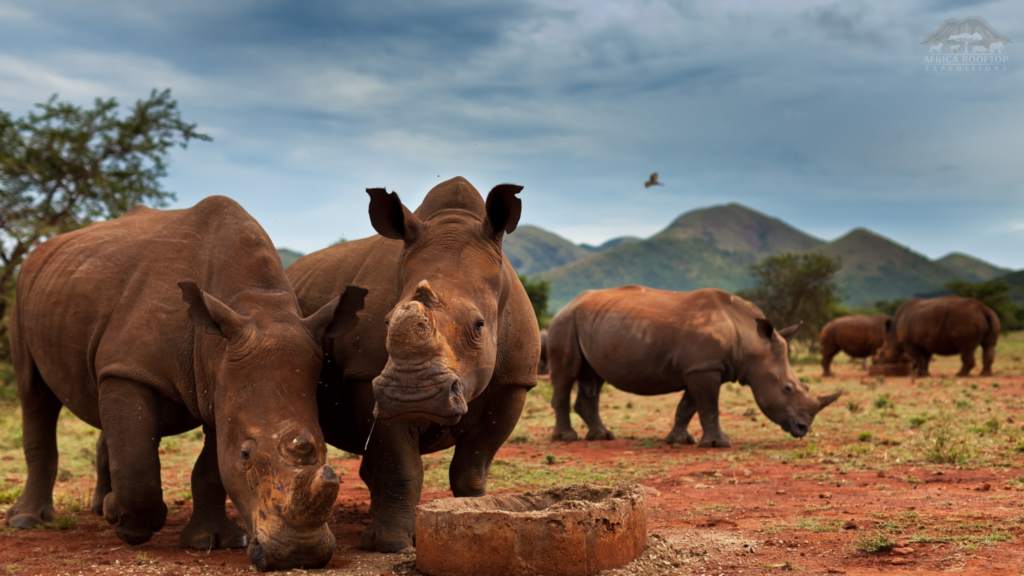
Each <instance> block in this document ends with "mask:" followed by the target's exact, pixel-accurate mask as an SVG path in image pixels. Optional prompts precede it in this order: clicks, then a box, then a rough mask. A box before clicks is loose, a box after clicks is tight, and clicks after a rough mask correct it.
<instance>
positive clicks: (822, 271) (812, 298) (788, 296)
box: [739, 253, 842, 344]
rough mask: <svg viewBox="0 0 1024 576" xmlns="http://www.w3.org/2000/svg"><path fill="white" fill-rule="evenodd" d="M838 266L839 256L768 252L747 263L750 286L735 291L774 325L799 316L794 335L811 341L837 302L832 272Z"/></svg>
mask: <svg viewBox="0 0 1024 576" xmlns="http://www.w3.org/2000/svg"><path fill="white" fill-rule="evenodd" d="M841 267H842V261H841V260H840V259H839V258H829V257H828V256H825V255H823V254H792V253H787V254H779V255H776V256H769V257H767V258H765V259H764V260H762V261H761V262H758V263H756V264H752V265H751V266H750V272H751V275H752V276H753V277H754V286H753V288H751V289H749V290H741V291H740V292H739V295H740V296H741V297H743V298H746V299H747V300H750V301H751V302H753V303H754V304H757V306H758V307H759V308H761V310H762V311H763V312H764V313H765V316H767V317H768V319H769V320H770V321H771V322H772V323H773V324H775V326H776V327H777V328H785V327H786V326H790V325H793V324H796V323H797V322H800V321H801V320H802V321H803V323H804V327H803V329H801V330H800V331H799V332H797V334H796V337H797V338H798V339H800V340H805V341H808V342H811V343H812V344H813V343H814V342H817V339H818V333H819V332H820V331H821V328H822V326H824V325H825V323H826V322H828V321H829V319H830V318H831V317H832V314H831V311H832V310H833V309H834V308H835V307H836V305H837V304H838V303H839V289H838V288H837V287H836V282H835V274H836V272H838V271H839V269H840V268H841Z"/></svg>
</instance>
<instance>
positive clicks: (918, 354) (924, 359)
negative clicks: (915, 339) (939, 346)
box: [903, 344, 932, 376]
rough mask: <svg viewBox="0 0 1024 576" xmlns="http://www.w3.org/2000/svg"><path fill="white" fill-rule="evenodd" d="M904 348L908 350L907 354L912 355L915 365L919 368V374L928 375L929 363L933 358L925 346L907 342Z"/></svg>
mask: <svg viewBox="0 0 1024 576" xmlns="http://www.w3.org/2000/svg"><path fill="white" fill-rule="evenodd" d="M903 349H904V350H906V353H907V356H910V359H911V360H912V361H913V362H914V366H915V367H916V368H917V375H918V376H927V375H928V364H929V362H931V360H932V355H931V354H929V353H928V352H927V351H926V350H925V349H924V348H921V347H920V346H916V345H914V344H906V345H904V346H903Z"/></svg>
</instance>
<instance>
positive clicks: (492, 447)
mask: <svg viewBox="0 0 1024 576" xmlns="http://www.w3.org/2000/svg"><path fill="white" fill-rule="evenodd" d="M525 405H526V388H523V387H522V386H503V387H501V388H499V389H497V390H495V394H494V398H492V399H490V400H489V401H488V402H487V405H486V406H485V407H484V409H483V415H482V416H481V420H480V424H478V425H477V426H476V427H475V428H474V429H471V430H467V431H466V432H465V433H464V434H463V435H462V436H460V437H459V438H458V439H457V440H456V441H455V455H454V456H453V457H452V464H451V466H450V467H449V468H448V480H449V482H450V483H451V487H452V494H454V495H455V496H457V497H459V498H461V497H465V496H483V495H484V494H485V493H486V492H487V475H488V473H489V472H490V470H491V461H492V460H494V455H495V454H497V453H498V448H501V445H502V444H504V443H505V440H508V437H509V435H511V434H512V430H514V429H515V427H516V423H517V422H519V416H520V415H521V414H522V413H523V406H525Z"/></svg>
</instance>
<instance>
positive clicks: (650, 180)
mask: <svg viewBox="0 0 1024 576" xmlns="http://www.w3.org/2000/svg"><path fill="white" fill-rule="evenodd" d="M651 186H664V184H662V183H661V182H658V173H657V172H655V173H654V174H651V177H650V178H648V179H647V182H644V188H650V187H651Z"/></svg>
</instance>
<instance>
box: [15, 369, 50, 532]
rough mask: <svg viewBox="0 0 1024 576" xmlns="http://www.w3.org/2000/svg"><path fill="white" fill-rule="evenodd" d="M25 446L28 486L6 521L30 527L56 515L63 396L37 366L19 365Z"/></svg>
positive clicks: (17, 525)
mask: <svg viewBox="0 0 1024 576" xmlns="http://www.w3.org/2000/svg"><path fill="white" fill-rule="evenodd" d="M18 368H19V370H18V396H19V399H20V401H21V430H22V438H23V440H22V446H23V448H24V450H25V463H26V464H28V479H27V480H26V481H25V490H24V491H22V493H21V496H19V497H18V500H17V501H16V502H15V503H14V504H13V505H12V506H11V507H10V508H9V509H8V510H7V515H6V518H5V522H6V524H7V525H8V526H12V527H14V528H29V527H31V526H35V525H36V524H39V523H40V522H48V521H50V520H53V519H54V516H55V514H54V510H53V483H54V482H55V481H56V480H57V416H58V415H59V414H60V409H61V407H62V405H61V402H60V400H58V399H57V396H56V395H54V393H53V391H52V390H50V388H49V387H48V386H47V385H46V383H45V382H43V379H42V378H41V377H40V376H39V372H38V371H36V368H35V366H34V365H33V364H32V363H31V362H29V363H27V366H18Z"/></svg>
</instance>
